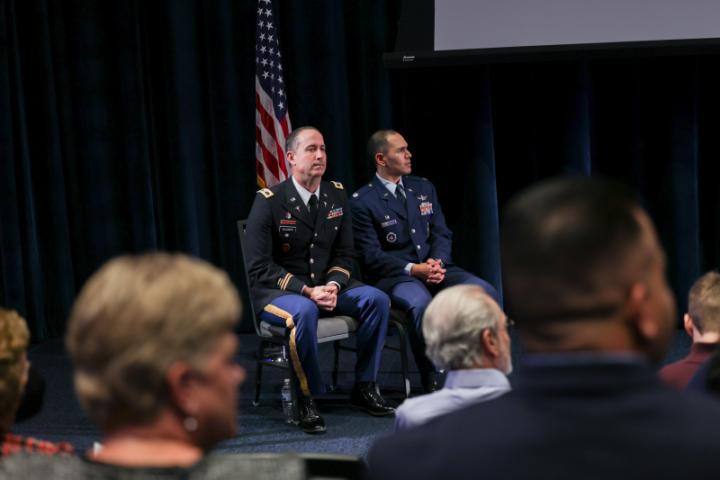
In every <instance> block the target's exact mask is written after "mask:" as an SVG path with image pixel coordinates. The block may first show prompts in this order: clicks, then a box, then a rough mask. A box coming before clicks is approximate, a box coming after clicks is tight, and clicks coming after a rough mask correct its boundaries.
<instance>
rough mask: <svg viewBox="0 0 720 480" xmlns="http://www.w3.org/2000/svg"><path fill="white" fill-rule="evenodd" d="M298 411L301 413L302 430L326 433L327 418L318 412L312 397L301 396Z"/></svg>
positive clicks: (300, 423)
mask: <svg viewBox="0 0 720 480" xmlns="http://www.w3.org/2000/svg"><path fill="white" fill-rule="evenodd" d="M298 413H299V415H300V421H299V422H298V426H299V427H300V430H302V431H303V432H305V433H325V430H326V428H325V420H323V418H322V417H321V416H320V414H319V413H318V411H317V407H316V406H315V402H314V401H313V399H312V398H310V397H304V396H302V395H300V396H299V398H298Z"/></svg>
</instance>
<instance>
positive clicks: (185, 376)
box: [165, 362, 197, 416]
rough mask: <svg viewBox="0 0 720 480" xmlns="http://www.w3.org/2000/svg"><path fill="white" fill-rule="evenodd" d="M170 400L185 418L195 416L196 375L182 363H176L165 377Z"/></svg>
mask: <svg viewBox="0 0 720 480" xmlns="http://www.w3.org/2000/svg"><path fill="white" fill-rule="evenodd" d="M165 380H166V382H167V386H168V393H169V395H170V400H171V403H172V404H173V405H175V407H176V408H177V409H178V410H180V411H181V412H182V413H183V414H184V415H185V416H194V415H196V414H197V405H196V402H195V400H194V394H193V392H194V390H195V388H196V382H197V375H196V373H195V371H194V370H193V369H192V368H191V367H190V365H188V364H187V363H184V362H176V363H174V364H173V365H172V366H171V367H170V368H169V369H168V372H167V374H166V376H165Z"/></svg>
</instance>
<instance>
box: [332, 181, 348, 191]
mask: <svg viewBox="0 0 720 480" xmlns="http://www.w3.org/2000/svg"><path fill="white" fill-rule="evenodd" d="M330 183H332V184H333V187H335V188H337V189H338V190H344V189H345V187H343V184H342V183H340V182H335V181H333V180H330Z"/></svg>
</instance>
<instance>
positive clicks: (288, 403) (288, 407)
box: [280, 378, 295, 423]
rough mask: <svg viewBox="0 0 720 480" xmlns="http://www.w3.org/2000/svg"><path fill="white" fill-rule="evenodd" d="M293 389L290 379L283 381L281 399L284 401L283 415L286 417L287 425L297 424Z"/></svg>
mask: <svg viewBox="0 0 720 480" xmlns="http://www.w3.org/2000/svg"><path fill="white" fill-rule="evenodd" d="M291 388H292V385H291V384H290V379H289V378H286V379H285V380H283V385H282V388H281V389H280V398H281V400H282V408H283V415H285V422H286V423H295V418H294V416H293V401H292V391H291V390H290V389H291Z"/></svg>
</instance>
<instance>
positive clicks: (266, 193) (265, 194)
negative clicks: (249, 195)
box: [258, 188, 275, 198]
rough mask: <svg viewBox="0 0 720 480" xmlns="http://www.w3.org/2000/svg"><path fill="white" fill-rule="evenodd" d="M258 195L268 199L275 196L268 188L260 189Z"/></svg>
mask: <svg viewBox="0 0 720 480" xmlns="http://www.w3.org/2000/svg"><path fill="white" fill-rule="evenodd" d="M258 193H259V194H260V195H262V196H263V197H265V198H270V197H272V196H273V195H275V194H274V193H273V192H272V190H270V189H269V188H263V189H261V190H258Z"/></svg>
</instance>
